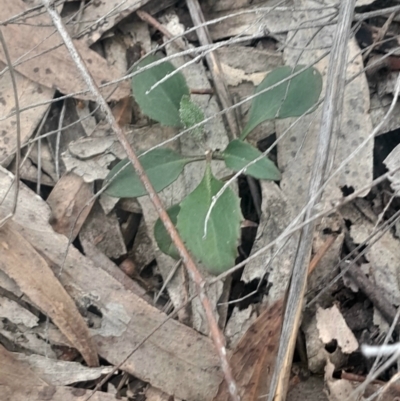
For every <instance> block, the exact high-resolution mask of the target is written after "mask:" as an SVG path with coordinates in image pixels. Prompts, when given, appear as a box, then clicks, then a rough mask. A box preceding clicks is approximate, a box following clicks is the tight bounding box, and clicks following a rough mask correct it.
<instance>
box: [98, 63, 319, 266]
mask: <svg viewBox="0 0 400 401" xmlns="http://www.w3.org/2000/svg"><path fill="white" fill-rule="evenodd" d="M153 63H155V64H156V65H154V66H152V67H151V68H147V69H146V67H148V66H149V65H150V64H153ZM139 69H143V71H141V72H139V73H138V74H137V75H135V76H134V77H133V78H132V91H133V96H134V97H135V100H136V102H137V103H138V104H139V106H140V108H141V110H142V112H143V113H144V114H145V115H147V116H148V117H150V118H151V119H153V120H155V121H157V122H159V123H160V124H164V125H169V126H175V127H181V128H182V127H183V128H186V129H187V128H191V127H194V128H193V129H192V130H191V134H192V135H194V136H195V137H196V138H197V139H198V140H199V139H200V140H201V139H202V134H203V128H202V126H201V125H199V124H200V123H201V122H202V121H203V120H204V114H203V112H202V110H201V109H200V108H199V107H198V106H197V105H196V104H195V103H194V102H193V101H192V100H191V99H190V91H189V89H188V86H187V84H186V81H185V78H184V76H183V75H182V74H181V73H180V72H178V71H176V70H175V68H174V67H173V65H172V64H171V63H169V62H166V61H164V62H162V59H160V58H158V57H156V56H147V57H146V58H145V59H143V60H142V61H141V62H140V63H139V64H138V65H137V67H136V70H139ZM292 75H293V77H292ZM269 88H271V89H269ZM321 90H322V77H321V75H320V73H319V72H318V71H317V70H316V69H314V68H312V67H308V68H306V67H304V66H297V67H295V68H291V67H289V66H284V67H279V68H276V69H274V70H273V71H271V72H270V73H269V74H268V75H267V76H266V77H265V79H264V80H263V81H262V82H261V84H260V85H259V86H258V87H257V89H256V92H255V93H256V94H257V96H256V97H254V99H253V101H252V104H251V107H250V112H249V120H248V122H247V124H246V126H245V128H244V129H243V132H242V134H241V137H240V139H235V140H233V141H231V142H230V143H229V144H228V146H227V147H226V148H225V149H224V150H223V151H222V152H220V153H218V154H217V156H218V158H221V157H222V159H223V160H224V162H225V164H226V166H227V167H228V168H230V169H231V170H233V171H236V172H238V171H241V170H242V169H245V173H246V174H247V175H250V176H252V177H254V178H257V179H260V180H273V181H279V180H280V178H281V175H280V172H279V170H278V168H277V167H276V166H275V164H274V163H273V162H272V161H271V160H269V159H268V158H267V157H266V156H263V154H262V153H261V152H260V151H259V150H258V149H256V148H254V147H253V146H251V145H250V144H249V143H247V142H244V139H245V138H246V136H247V135H248V134H249V133H250V132H251V131H252V130H253V129H254V128H255V127H256V126H257V125H259V124H260V123H262V122H263V121H266V120H271V119H275V118H286V117H296V116H301V115H302V114H305V113H309V112H311V111H313V110H314V109H315V107H314V106H315V105H316V103H317V101H318V99H319V96H320V93H321ZM207 154H208V155H211V157H204V158H199V157H193V156H183V155H180V154H179V153H177V152H174V151H173V150H171V149H168V148H156V149H153V150H151V151H149V152H147V153H145V154H144V155H143V156H142V157H141V162H142V164H143V167H144V169H145V171H146V173H147V175H148V177H149V179H150V181H151V183H152V184H153V186H154V188H155V190H156V191H157V192H158V191H161V190H163V189H164V188H166V187H167V186H169V185H170V184H172V183H173V182H174V181H175V180H176V179H177V178H178V177H179V175H180V174H181V173H182V172H183V169H184V167H185V165H186V164H188V163H192V162H195V161H196V162H198V161H199V160H203V161H204V162H205V163H206V168H205V173H204V177H203V179H202V181H201V182H200V184H199V185H198V186H197V188H196V189H195V190H194V191H193V192H192V193H190V194H189V195H188V196H187V197H186V198H185V199H183V200H182V202H181V203H180V204H179V205H174V206H172V207H171V208H170V209H169V210H168V211H167V212H168V215H169V216H170V218H171V221H172V223H173V224H175V226H176V228H177V230H178V232H179V234H180V235H181V237H182V239H183V241H184V242H185V244H186V246H187V248H188V250H189V251H190V252H191V253H192V255H193V256H194V257H195V258H196V259H197V260H198V261H200V262H201V263H202V265H203V266H204V267H205V268H206V269H207V270H209V271H210V272H211V273H214V274H219V273H222V272H224V271H225V270H228V269H229V268H231V267H232V266H234V264H235V259H236V256H237V246H238V242H239V238H240V222H241V219H242V214H241V210H240V203H239V198H238V197H237V195H236V194H235V193H234V192H233V191H232V190H231V189H230V188H227V189H226V190H225V191H224V192H223V194H222V195H221V196H220V197H219V199H218V201H217V202H216V204H215V206H214V207H213V209H212V211H211V213H210V216H209V218H208V220H207V230H206V235H204V234H205V230H204V224H205V220H206V216H207V213H208V210H209V208H210V205H211V203H212V201H213V198H214V197H215V196H216V195H217V193H218V192H219V191H220V189H221V188H222V187H223V182H222V181H220V180H218V179H217V178H216V177H214V175H213V173H212V170H211V159H212V155H213V151H212V149H211V150H210V149H209V150H207ZM106 184H107V185H108V187H107V189H106V193H107V194H108V195H110V196H115V197H119V198H124V197H132V198H135V197H139V196H143V195H146V191H145V189H144V187H143V185H142V184H141V182H140V180H139V178H138V177H137V175H136V173H135V171H134V169H133V167H132V165H131V164H130V163H129V161H128V160H127V159H124V160H121V161H120V162H119V163H118V164H117V165H116V166H115V167H114V168H113V169H112V170H111V171H110V173H109V175H108V176H107V178H106V180H105V182H104V185H106ZM154 237H155V239H156V241H157V244H158V246H159V248H160V250H161V251H162V252H164V253H166V254H168V255H170V256H171V257H173V258H175V259H178V258H179V255H178V252H177V250H176V248H175V246H174V244H173V243H172V240H171V238H170V237H169V234H168V233H167V231H166V230H165V227H164V225H163V224H162V223H161V221H160V220H157V222H156V224H155V227H154Z"/></svg>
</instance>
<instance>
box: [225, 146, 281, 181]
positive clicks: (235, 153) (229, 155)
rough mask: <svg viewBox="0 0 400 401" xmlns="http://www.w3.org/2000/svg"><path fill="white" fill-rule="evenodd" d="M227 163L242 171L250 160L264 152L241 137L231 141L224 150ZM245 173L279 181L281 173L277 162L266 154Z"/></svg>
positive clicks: (260, 178) (229, 166) (258, 177)
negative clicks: (276, 164)
mask: <svg viewBox="0 0 400 401" xmlns="http://www.w3.org/2000/svg"><path fill="white" fill-rule="evenodd" d="M222 156H223V158H224V160H225V164H226V166H227V167H228V168H230V169H232V170H233V171H240V170H241V169H242V168H243V167H245V166H247V165H248V164H249V163H250V162H252V161H253V160H255V159H257V158H258V157H260V156H262V153H261V152H260V151H259V150H258V149H256V148H254V147H253V146H251V145H250V144H248V143H246V142H243V141H241V140H239V139H235V140H233V141H232V142H230V143H229V145H228V146H227V147H226V149H225V150H224V151H223V152H222ZM245 174H247V175H251V176H252V177H254V178H257V179H259V180H271V181H279V180H280V179H281V173H280V172H279V170H278V169H277V167H276V166H275V164H274V163H273V162H272V161H271V160H269V159H268V158H267V157H266V156H264V157H263V158H262V159H260V160H258V161H257V162H255V163H254V164H251V165H250V166H249V167H248V168H247V169H246V171H245Z"/></svg>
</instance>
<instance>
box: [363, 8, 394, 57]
mask: <svg viewBox="0 0 400 401" xmlns="http://www.w3.org/2000/svg"><path fill="white" fill-rule="evenodd" d="M395 15H396V13H395V12H392V13H391V14H390V15H389V17H388V19H387V21H386V22H385V23H384V24H383V26H382V28H380V29H379V32H378V35H377V36H376V38H375V40H374V43H372V45H371V46H370V47H369V49H368V50H367V51H366V52H365V53H364V55H363V60H364V61H365V60H366V59H367V57H368V56H369V55H370V54H371V52H372V51H373V50H374V49H375V47H377V46H378V45H379V42H380V41H381V40H382V39H383V38H384V37H385V35H386V33H387V31H388V30H389V27H390V24H391V23H392V22H393V19H394V17H395Z"/></svg>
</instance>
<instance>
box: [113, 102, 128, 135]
mask: <svg viewBox="0 0 400 401" xmlns="http://www.w3.org/2000/svg"><path fill="white" fill-rule="evenodd" d="M112 112H113V115H114V117H115V119H116V120H117V123H118V125H119V126H120V127H122V128H123V127H125V125H128V124H130V123H131V121H132V97H131V96H128V97H125V98H123V99H121V100H120V101H119V102H118V103H117V104H116V105H115V106H114V107H113V108H112Z"/></svg>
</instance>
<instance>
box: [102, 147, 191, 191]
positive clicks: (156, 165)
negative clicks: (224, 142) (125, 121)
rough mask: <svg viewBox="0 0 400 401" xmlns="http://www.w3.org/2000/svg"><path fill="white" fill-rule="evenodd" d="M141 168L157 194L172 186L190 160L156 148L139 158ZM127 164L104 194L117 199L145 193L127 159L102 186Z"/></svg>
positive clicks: (167, 150) (168, 150)
mask: <svg viewBox="0 0 400 401" xmlns="http://www.w3.org/2000/svg"><path fill="white" fill-rule="evenodd" d="M140 161H141V163H142V166H143V168H144V169H145V171H146V174H147V176H148V177H149V180H150V182H151V183H152V184H153V187H154V189H155V190H156V191H157V192H159V191H161V190H163V189H164V188H165V187H167V186H168V185H170V184H172V183H173V182H174V181H175V180H176V179H177V178H178V176H179V174H181V173H182V171H183V168H184V167H185V165H186V164H187V163H189V162H190V161H191V160H190V159H186V158H184V157H183V156H181V155H180V154H179V153H176V152H174V151H173V150H171V149H168V148H156V149H154V150H152V151H150V152H149V153H147V154H145V155H144V156H143V157H141V158H140ZM127 164H129V165H128V166H127V167H126V168H125V169H124V170H123V171H121V173H119V174H118V175H117V176H116V177H115V179H114V180H113V181H112V182H111V183H110V185H109V186H108V188H107V189H106V191H105V192H106V193H107V194H108V195H110V196H115V197H117V198H137V197H139V196H143V195H146V194H147V192H146V190H145V188H144V186H143V184H142V183H141V181H140V179H139V177H138V176H137V174H136V172H135V169H134V168H133V166H132V165H131V164H130V162H129V160H128V159H124V160H121V161H120V162H119V163H118V164H117V165H116V166H115V167H114V168H113V169H112V170H111V171H110V172H109V174H108V176H107V177H106V180H105V181H104V184H106V183H107V182H108V181H109V180H111V179H112V178H113V177H114V176H115V175H116V174H117V173H118V171H120V169H121V168H122V167H123V166H126V165H127Z"/></svg>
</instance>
